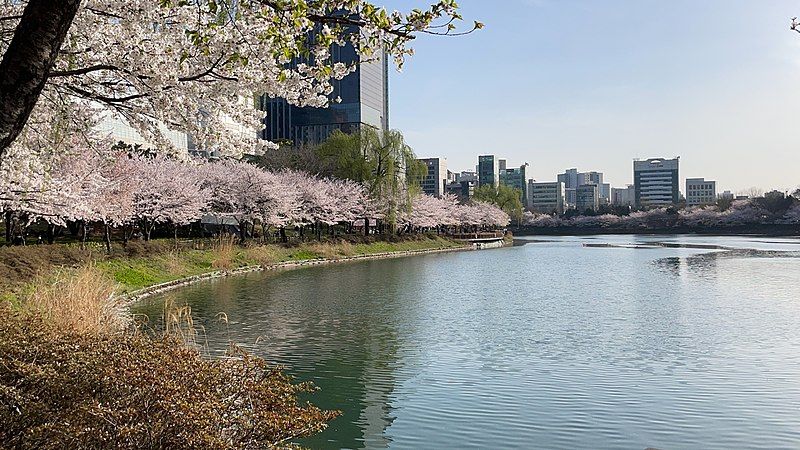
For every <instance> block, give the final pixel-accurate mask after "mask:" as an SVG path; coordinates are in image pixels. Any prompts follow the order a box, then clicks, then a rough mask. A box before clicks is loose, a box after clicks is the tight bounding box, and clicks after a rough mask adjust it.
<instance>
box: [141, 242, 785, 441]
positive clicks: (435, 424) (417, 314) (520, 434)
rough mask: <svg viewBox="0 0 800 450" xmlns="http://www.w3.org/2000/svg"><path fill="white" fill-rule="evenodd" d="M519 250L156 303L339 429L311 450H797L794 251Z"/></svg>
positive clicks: (197, 290) (218, 288) (605, 246)
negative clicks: (184, 311)
mask: <svg viewBox="0 0 800 450" xmlns="http://www.w3.org/2000/svg"><path fill="white" fill-rule="evenodd" d="M520 242H528V243H527V244H526V245H522V246H515V247H510V248H504V249H498V250H486V251H476V252H460V253H448V254H433V255H425V256H415V257H409V258H398V259H390V260H376V261H365V262H354V263H344V264H339V265H330V266H324V267H311V268H306V269H301V270H292V271H284V272H269V273H253V274H248V275H243V276H239V277H232V278H227V279H222V280H217V281H213V282H204V283H200V284H197V285H194V286H190V287H187V288H184V289H181V290H179V291H176V292H173V293H170V294H168V295H169V296H171V297H173V298H175V299H177V300H178V301H179V302H187V303H188V304H189V305H191V307H192V308H193V314H194V316H195V318H196V320H197V321H198V323H202V325H203V326H204V327H205V338H203V339H204V340H203V342H204V343H207V344H206V345H207V346H208V351H209V352H210V353H211V354H213V355H222V354H223V353H224V351H225V348H226V347H227V343H228V342H229V341H234V342H237V343H240V344H242V345H243V346H244V347H246V348H248V349H249V350H251V351H253V352H256V353H258V354H259V355H261V356H264V357H266V358H267V359H269V360H270V361H274V362H276V363H281V364H284V365H286V366H287V368H288V369H287V370H288V371H289V372H290V373H292V374H294V375H296V376H297V378H298V379H300V380H313V381H314V382H315V383H316V384H317V385H318V386H319V387H320V388H321V391H319V392H317V393H314V394H313V395H311V396H310V400H311V401H312V402H313V403H315V404H317V405H319V406H321V407H323V408H330V409H340V410H342V411H343V413H344V414H343V416H342V417H340V418H338V419H337V420H335V421H334V422H332V423H331V425H330V428H329V429H328V430H327V431H325V432H324V433H322V434H320V435H318V436H316V437H314V438H312V439H308V440H305V441H303V442H302V444H303V445H306V446H308V447H311V448H386V447H390V448H564V449H576V448H624V449H644V448H646V447H655V448H660V449H679V448H703V449H712V448H720V449H730V448H769V449H775V448H800V253H799V252H800V240H796V239H779V238H746V237H694V236H691V237H690V236H593V237H582V238H575V237H546V238H541V239H538V240H533V239H531V240H529V241H524V240H523V241H520ZM161 299H163V297H162V298H161ZM157 300H158V299H156V301H154V302H151V303H148V304H143V305H139V306H137V307H136V308H135V309H136V312H140V313H146V314H148V315H150V316H152V317H153V318H157V317H158V316H159V315H160V311H161V306H160V305H159V301H157ZM218 312H225V313H226V314H227V316H228V319H229V323H228V324H227V325H225V324H222V323H219V322H218V321H216V320H215V316H216V315H217V313H218Z"/></svg>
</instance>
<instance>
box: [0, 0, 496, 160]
mask: <svg viewBox="0 0 800 450" xmlns="http://www.w3.org/2000/svg"><path fill="white" fill-rule="evenodd" d="M342 11H347V13H343V12H342ZM459 20H461V16H460V15H459V13H458V5H457V4H456V2H455V1H454V0H438V1H436V2H435V3H434V4H432V5H430V6H429V7H428V8H426V9H414V10H412V11H411V12H409V13H407V14H403V13H400V12H392V13H389V12H387V11H386V10H385V9H383V8H379V7H377V6H375V5H373V4H372V3H370V2H368V1H366V0H236V1H231V0H209V1H184V0H83V1H79V0H64V1H50V0H16V1H4V2H0V55H2V60H1V61H0V164H2V163H3V162H4V161H3V160H4V158H5V156H6V153H7V150H8V149H9V147H10V146H11V145H12V143H16V142H19V141H20V139H19V138H20V136H24V135H25V134H42V131H47V130H42V128H43V127H46V126H47V120H46V119H47V118H48V117H52V116H57V115H58V113H59V112H60V111H62V109H63V108H64V105H65V104H69V105H71V107H72V108H82V109H83V110H85V111H86V112H87V115H88V116H90V118H91V119H93V120H95V121H97V120H100V119H101V118H103V117H105V116H107V115H113V116H117V117H120V118H122V119H123V120H124V121H125V122H127V123H128V124H130V125H131V126H132V127H134V128H135V129H136V131H138V132H139V133H140V134H141V135H142V136H143V137H144V138H145V139H147V140H148V141H149V142H151V143H153V144H155V145H158V146H160V147H166V148H170V147H172V144H171V142H170V140H169V139H167V134H166V133H167V131H168V130H176V131H181V132H187V133H189V134H190V135H191V136H192V138H193V140H194V142H196V144H197V146H198V147H200V148H208V149H214V150H216V151H218V152H220V153H223V154H232V155H237V154H241V153H242V152H246V153H256V152H258V151H259V150H263V149H265V148H268V147H269V145H268V144H267V143H266V142H265V141H260V140H258V139H257V134H256V132H255V131H256V130H258V129H260V127H261V126H262V125H261V122H260V121H261V120H262V118H263V113H261V112H259V111H257V109H256V105H255V102H254V101H253V99H252V98H251V96H253V95H261V94H265V95H268V96H272V97H282V98H285V99H287V100H288V101H289V102H290V103H291V104H294V105H298V106H314V107H324V106H327V104H328V102H329V101H330V98H329V95H330V93H331V92H332V86H331V81H332V80H337V79H341V78H343V77H344V76H346V75H347V74H349V73H351V72H352V71H353V70H354V69H355V67H354V66H353V65H346V64H343V63H335V62H334V61H333V59H332V57H331V52H330V49H331V48H332V46H334V45H344V44H346V43H351V44H352V45H353V46H354V48H355V49H356V51H357V53H358V55H359V57H360V58H359V59H360V60H361V61H368V60H370V59H374V58H375V56H376V55H377V54H378V52H383V51H386V52H387V53H388V54H389V55H390V56H391V57H393V58H394V60H395V63H396V65H397V66H398V67H400V66H402V64H403V59H404V58H405V57H406V56H407V55H410V54H411V52H412V50H411V48H410V47H409V43H410V42H411V41H412V40H413V39H414V38H415V37H416V36H417V35H419V34H423V33H428V34H445V35H453V34H459V32H458V31H457V30H456V25H455V24H456V23H457V22H458V21H459ZM480 26H481V25H480V24H479V23H475V24H473V25H472V26H470V27H467V28H466V29H465V30H464V32H470V31H472V30H474V29H476V28H479V27H480ZM309 36H314V38H313V39H309ZM292 61H305V63H298V64H293V63H292ZM76 117H81V119H80V120H78V119H76V120H74V121H73V124H72V125H73V126H74V127H75V128H76V129H77V130H78V131H82V130H84V129H85V127H86V126H87V123H86V122H87V121H86V120H83V117H84V116H76ZM31 118H39V119H40V120H36V121H35V122H36V123H37V126H36V127H34V128H35V129H33V130H32V129H31V128H32V127H30V126H26V124H28V123H29V122H30V120H31ZM24 141H25V140H24V139H22V142H23V144H22V145H23V146H24ZM54 151H57V149H54Z"/></svg>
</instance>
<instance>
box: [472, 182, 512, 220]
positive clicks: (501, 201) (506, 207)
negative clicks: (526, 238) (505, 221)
mask: <svg viewBox="0 0 800 450" xmlns="http://www.w3.org/2000/svg"><path fill="white" fill-rule="evenodd" d="M521 198H522V191H520V190H519V189H517V188H513V187H511V186H504V185H500V186H497V187H494V186H492V185H490V184H484V185H483V186H480V187H478V188H477V189H475V194H474V196H473V199H474V200H476V201H479V202H487V203H492V204H494V205H497V207H499V208H500V209H502V210H503V211H505V213H506V214H508V215H509V216H510V217H511V220H513V221H516V222H517V223H519V222H520V221H521V220H522V211H523V206H522V200H520V199H521Z"/></svg>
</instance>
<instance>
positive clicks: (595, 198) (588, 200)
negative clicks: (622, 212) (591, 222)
mask: <svg viewBox="0 0 800 450" xmlns="http://www.w3.org/2000/svg"><path fill="white" fill-rule="evenodd" d="M599 207H600V196H599V190H598V188H597V185H596V184H582V185H580V186H578V187H576V188H575V209H576V210H578V212H581V213H583V212H585V211H586V210H587V209H591V210H592V211H597V208H599Z"/></svg>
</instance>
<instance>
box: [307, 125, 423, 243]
mask: <svg viewBox="0 0 800 450" xmlns="http://www.w3.org/2000/svg"><path fill="white" fill-rule="evenodd" d="M316 154H317V157H318V158H319V159H320V163H321V165H322V166H324V167H329V168H330V172H328V173H324V174H323V175H326V176H332V177H335V178H341V179H349V180H353V181H358V182H360V183H363V184H364V185H365V186H366V187H367V190H368V193H369V195H370V198H372V199H373V200H374V202H375V205H376V208H375V212H376V213H377V214H378V215H379V216H380V218H381V219H383V221H384V223H385V224H387V225H388V226H389V228H390V229H392V230H393V229H394V228H395V227H396V225H397V218H398V213H399V212H401V211H403V210H407V209H408V208H410V207H411V206H410V205H411V199H412V198H413V197H414V196H415V195H416V194H417V193H418V192H419V186H418V180H419V179H420V178H421V170H427V169H426V168H425V167H423V166H424V165H420V163H419V161H417V158H416V156H415V155H414V151H413V150H412V149H411V147H410V146H409V145H408V144H406V142H405V139H404V138H403V135H402V133H400V132H399V131H397V130H388V131H380V130H378V129H376V128H373V127H369V126H365V127H363V128H362V129H361V131H360V132H359V133H353V134H345V133H342V132H339V131H336V132H334V133H333V134H332V135H331V136H330V137H329V138H328V139H327V140H326V141H325V142H323V143H322V144H320V145H319V146H318V147H317V149H316Z"/></svg>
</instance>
